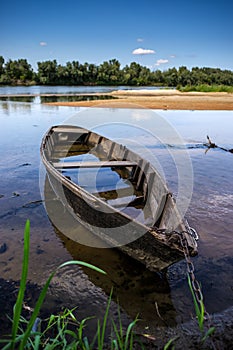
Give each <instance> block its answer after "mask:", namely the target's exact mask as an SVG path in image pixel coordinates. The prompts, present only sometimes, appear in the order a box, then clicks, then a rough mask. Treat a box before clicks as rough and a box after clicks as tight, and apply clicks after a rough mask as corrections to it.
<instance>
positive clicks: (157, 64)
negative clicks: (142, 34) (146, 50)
mask: <svg viewBox="0 0 233 350" xmlns="http://www.w3.org/2000/svg"><path fill="white" fill-rule="evenodd" d="M168 62H169V61H168V60H164V59H162V58H160V59H159V60H157V61H156V63H155V65H156V66H160V65H161V64H166V63H168Z"/></svg>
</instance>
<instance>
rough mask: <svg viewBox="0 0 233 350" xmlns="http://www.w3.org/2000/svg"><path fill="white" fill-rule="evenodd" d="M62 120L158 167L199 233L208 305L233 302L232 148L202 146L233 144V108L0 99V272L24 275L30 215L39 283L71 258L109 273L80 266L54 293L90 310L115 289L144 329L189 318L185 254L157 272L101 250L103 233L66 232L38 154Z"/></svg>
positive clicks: (98, 308) (199, 271) (60, 279)
mask: <svg viewBox="0 0 233 350" xmlns="http://www.w3.org/2000/svg"><path fill="white" fill-rule="evenodd" d="M67 121H68V122H67ZM63 122H65V123H69V122H72V123H75V124H77V125H80V126H82V127H87V128H93V129H95V130H96V131H97V132H99V133H102V134H104V135H106V136H107V137H109V138H114V139H116V140H118V139H120V140H121V142H122V143H125V144H127V145H128V146H129V147H131V148H133V149H134V150H136V151H137V152H139V153H141V154H142V155H143V156H144V157H147V158H148V159H150V160H151V161H152V162H153V163H154V164H155V165H156V166H157V167H158V168H159V169H160V171H161V173H162V174H163V176H164V177H165V179H166V181H167V183H168V187H169V188H170V189H171V191H172V192H173V193H174V195H175V196H176V197H177V202H178V204H179V205H180V207H181V211H183V212H185V213H186V218H187V219H188V221H189V223H190V224H191V226H193V227H195V228H196V230H197V231H198V233H199V235H200V240H199V255H198V256H197V257H195V258H194V259H193V262H194V265H195V267H196V275H197V278H198V280H199V281H200V283H201V285H202V288H203V293H204V298H205V304H206V307H207V310H208V311H209V312H210V313H214V312H222V311H223V310H225V309H227V308H229V307H230V306H232V305H233V280H232V276H233V255H232V252H233V238H232V233H233V232H232V227H233V186H232V174H233V154H231V153H228V152H225V151H222V150H220V149H218V148H216V149H210V150H208V151H207V148H206V147H205V146H203V143H205V142H206V135H207V134H208V135H209V136H210V137H211V139H212V141H213V142H215V143H216V144H217V145H219V146H223V147H225V148H226V149H231V148H233V142H232V130H233V128H232V127H233V112H225V111H222V112H219V111H218V112H215V111H211V112H208V111H198V112H197V111H182V112H181V111H151V110H150V111H148V110H132V109H131V110H128V109H125V110H124V109H123V110H117V109H106V108H105V109H98V110H97V109H80V108H68V107H48V106H43V105H40V104H33V103H22V102H21V103H20V102H10V101H5V102H0V125H1V138H0V155H1V162H0V176H1V182H0V276H1V277H2V278H4V279H13V280H18V279H19V278H20V272H21V260H22V251H23V228H24V224H25V221H26V219H27V218H29V219H30V221H31V251H30V266H29V280H30V281H31V282H32V283H37V284H38V285H42V284H43V283H44V282H45V280H46V278H47V277H48V274H49V272H51V271H52V270H53V269H54V268H55V267H57V266H58V265H59V264H60V263H62V262H64V261H66V260H70V259H73V258H74V259H77V260H84V261H86V262H90V263H92V264H94V265H96V266H99V267H101V268H102V269H104V270H105V271H106V272H107V276H101V275H99V274H97V273H94V272H93V271H91V270H89V269H86V268H85V269H81V268H78V267H75V268H65V270H64V271H63V272H62V273H61V272H60V273H59V274H58V275H56V277H55V279H54V282H53V286H54V289H53V292H52V294H53V296H54V298H55V299H56V300H60V299H61V298H62V299H63V302H64V301H65V300H67V304H69V305H73V306H76V305H78V308H79V312H80V315H82V316H83V317H84V316H90V315H93V314H95V315H97V316H98V315H100V314H102V313H103V312H104V307H103V305H105V303H106V300H107V297H108V295H109V293H110V291H111V288H112V286H113V287H114V300H115V301H117V300H119V304H120V306H121V307H122V312H123V314H124V317H125V319H128V318H129V319H131V318H133V317H135V316H136V315H137V314H139V316H140V318H141V322H140V324H139V328H141V330H142V331H145V330H146V332H147V333H151V334H153V331H154V330H155V329H156V327H157V326H165V327H166V326H168V325H169V326H175V325H176V324H179V323H182V322H185V321H188V320H189V319H190V318H191V315H192V314H193V313H194V310H193V304H192V300H191V295H190V292H189V290H188V286H187V282H186V266H185V262H184V261H181V262H179V263H177V264H175V265H173V266H171V267H170V268H169V269H168V271H167V274H166V275H162V274H156V273H152V272H149V271H147V270H146V269H145V268H144V267H143V266H141V265H140V264H139V263H137V262H135V261H134V260H132V259H129V258H128V257H127V256H125V255H124V254H122V253H120V252H119V251H118V250H117V249H101V248H96V247H98V242H97V239H96V238H95V237H93V236H92V235H91V234H90V233H89V232H87V230H86V229H85V228H84V227H81V226H79V227H77V226H75V225H74V226H75V230H76V234H75V239H76V242H75V241H74V240H72V239H71V238H73V239H74V236H72V231H71V232H69V233H67V232H63V229H62V222H63V215H65V209H64V207H63V206H62V205H61V203H60V201H59V200H58V199H57V198H56V196H55V195H54V193H53V192H52V190H51V188H50V187H49V185H48V182H47V181H46V176H45V174H44V172H43V167H42V165H41V164H40V154H39V147H40V142H41V138H42V136H43V135H44V133H45V132H46V131H47V129H48V128H49V127H50V126H51V125H53V124H60V123H63ZM206 151H207V152H206ZM44 200H45V202H44ZM51 203H52V204H51ZM44 204H45V205H44ZM50 204H51V206H50V207H48V205H50ZM51 211H52V213H51ZM54 212H55V216H56V220H55V221H53V220H52V219H53V213H54ZM47 213H49V217H48V215H47ZM51 220H52V221H53V223H52V221H51ZM59 220H60V222H59ZM64 231H65V229H64ZM77 231H78V232H79V234H80V237H84V235H91V242H92V246H85V245H83V244H81V243H82V242H80V240H81V238H80V239H77ZM67 236H69V237H67ZM95 240H96V241H95ZM93 242H94V243H93ZM55 299H54V300H55ZM54 303H55V304H56V301H54ZM160 316H162V317H160Z"/></svg>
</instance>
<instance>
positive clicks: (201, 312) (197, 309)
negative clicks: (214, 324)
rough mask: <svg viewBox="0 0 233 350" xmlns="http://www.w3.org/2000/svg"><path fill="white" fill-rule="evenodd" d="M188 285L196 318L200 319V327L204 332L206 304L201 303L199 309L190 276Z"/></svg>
mask: <svg viewBox="0 0 233 350" xmlns="http://www.w3.org/2000/svg"><path fill="white" fill-rule="evenodd" d="M188 285H189V289H190V291H191V293H192V297H193V303H194V308H195V312H196V316H197V319H198V325H199V328H200V330H201V331H203V326H204V312H205V309H204V304H203V302H201V304H200V307H199V305H198V302H197V298H196V296H195V293H194V290H193V287H192V283H191V280H190V276H189V275H188Z"/></svg>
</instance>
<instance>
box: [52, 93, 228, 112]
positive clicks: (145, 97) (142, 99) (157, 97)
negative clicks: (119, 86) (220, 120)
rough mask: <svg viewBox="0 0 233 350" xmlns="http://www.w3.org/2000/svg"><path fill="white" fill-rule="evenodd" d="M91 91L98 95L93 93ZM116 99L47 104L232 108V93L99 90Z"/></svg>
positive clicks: (158, 107) (196, 108)
mask: <svg viewBox="0 0 233 350" xmlns="http://www.w3.org/2000/svg"><path fill="white" fill-rule="evenodd" d="M93 95H100V93H98V94H93ZM103 95H109V96H112V97H116V99H108V100H107V99H106V100H92V101H77V102H51V103H46V104H49V105H57V106H74V107H95V108H97V107H100V108H104V107H106V108H148V109H177V110H228V111H229V110H233V93H226V92H205V93H203V92H180V91H177V90H167V89H159V90H149V89H142V90H118V91H113V92H111V93H103Z"/></svg>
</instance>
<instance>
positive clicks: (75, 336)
mask: <svg viewBox="0 0 233 350" xmlns="http://www.w3.org/2000/svg"><path fill="white" fill-rule="evenodd" d="M29 248H30V222H29V220H27V222H26V224H25V229H24V253H23V264H22V273H21V280H20V288H19V292H18V296H17V300H16V304H15V306H14V310H13V319H12V332H11V335H10V336H8V337H6V338H5V339H2V340H0V345H3V347H2V349H3V350H8V349H10V350H14V349H16V348H17V349H19V350H24V349H35V350H39V349H42V348H43V349H47V350H51V349H55V348H56V349H66V350H67V349H68V350H69V349H77V348H79V349H83V350H91V349H93V348H95V345H96V343H97V345H98V349H99V350H101V349H103V348H104V346H105V341H106V333H107V321H108V318H109V310H110V304H111V299H112V293H111V294H110V297H109V299H108V303H107V308H106V311H105V314H104V318H103V321H102V323H101V322H100V321H99V320H98V322H97V333H96V336H95V337H94V339H93V340H92V341H91V342H89V340H88V339H87V337H85V336H84V332H83V331H84V328H85V326H86V323H87V321H88V320H89V319H90V318H85V319H83V320H82V321H81V322H79V321H78V320H77V319H76V317H75V315H74V313H73V311H74V309H73V310H65V311H63V313H60V314H59V315H57V316H56V315H51V316H50V317H49V319H48V320H47V321H46V326H45V329H44V330H43V331H41V330H40V322H41V320H40V318H39V317H38V316H39V313H40V309H41V307H42V304H43V302H44V299H45V296H46V294H47V291H48V288H49V285H50V283H51V281H52V279H53V277H54V275H55V274H56V272H57V271H58V270H60V269H62V268H63V267H65V266H68V265H80V266H85V267H88V268H91V269H93V270H95V271H97V272H99V273H102V274H105V272H104V271H103V270H101V269H99V268H98V267H96V266H93V265H91V264H88V263H85V262H83V261H78V260H74V261H67V262H65V263H63V264H61V265H60V266H58V268H56V269H55V270H54V271H53V272H52V273H51V274H50V276H49V278H48V279H47V281H46V283H45V285H44V287H43V289H42V291H41V293H40V295H39V298H38V300H37V302H36V305H35V307H34V310H33V312H32V315H31V317H30V319H29V321H27V320H26V319H25V318H23V317H22V307H23V301H24V295H25V290H26V284H27V274H28V264H29ZM112 322H113V323H112V324H113V329H114V332H115V337H114V336H113V338H112V339H111V347H112V349H120V350H128V349H129V350H130V349H133V340H134V338H133V337H134V334H133V327H134V326H135V324H136V322H137V319H136V320H135V321H133V322H132V323H130V325H129V326H128V329H127V331H126V334H125V333H124V331H123V326H122V323H121V320H120V314H119V329H118V327H117V326H116V323H114V321H112ZM70 325H71V326H73V327H71V328H70V327H69V326H70ZM73 329H74V330H73ZM51 334H55V335H54V336H53V337H51Z"/></svg>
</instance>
